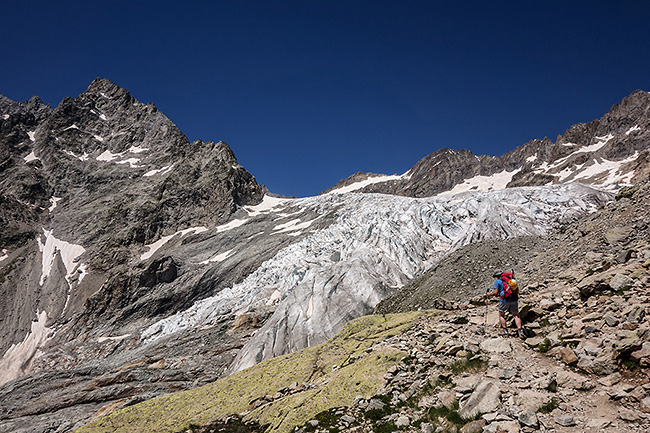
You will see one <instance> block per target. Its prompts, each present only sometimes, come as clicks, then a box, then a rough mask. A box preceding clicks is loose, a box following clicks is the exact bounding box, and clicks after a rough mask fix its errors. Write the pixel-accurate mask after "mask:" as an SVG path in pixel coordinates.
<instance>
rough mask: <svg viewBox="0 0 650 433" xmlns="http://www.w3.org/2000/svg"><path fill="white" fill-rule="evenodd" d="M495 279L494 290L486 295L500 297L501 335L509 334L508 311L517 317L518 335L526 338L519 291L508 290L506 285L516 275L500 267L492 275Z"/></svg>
mask: <svg viewBox="0 0 650 433" xmlns="http://www.w3.org/2000/svg"><path fill="white" fill-rule="evenodd" d="M492 276H493V277H494V278H495V280H494V291H493V292H490V291H489V290H488V292H487V293H486V296H498V297H499V323H500V324H501V335H504V336H507V335H508V325H507V323H506V313H510V314H512V317H514V318H515V325H517V335H518V336H519V338H525V334H524V330H523V328H522V327H521V318H520V317H519V304H518V302H517V301H518V299H519V297H518V291H517V290H516V289H515V290H514V291H510V290H508V287H506V286H505V285H504V282H505V283H506V284H507V283H509V281H510V279H513V277H514V275H513V274H511V273H504V272H502V271H501V270H500V269H497V270H496V271H494V274H493V275H492Z"/></svg>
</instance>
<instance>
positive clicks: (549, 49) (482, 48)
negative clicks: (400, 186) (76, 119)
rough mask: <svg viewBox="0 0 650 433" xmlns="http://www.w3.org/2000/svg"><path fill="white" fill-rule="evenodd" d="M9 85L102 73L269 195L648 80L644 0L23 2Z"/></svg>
mask: <svg viewBox="0 0 650 433" xmlns="http://www.w3.org/2000/svg"><path fill="white" fill-rule="evenodd" d="M0 62H1V63H0V64H1V65H2V67H0V94H4V95H6V96H8V97H9V98H11V99H14V100H21V101H22V100H26V99H28V98H29V97H31V96H32V95H34V94H37V95H39V96H40V97H41V98H42V99H43V100H44V101H45V102H46V103H48V104H51V105H52V106H56V105H57V104H58V103H59V102H60V101H61V99H62V98H63V97H65V96H76V95H77V94H79V93H81V92H83V91H84V90H85V89H86V88H87V86H88V85H89V84H90V82H91V81H92V80H93V79H94V78H95V77H104V78H108V79H110V80H112V81H113V82H115V83H117V84H119V85H120V86H122V87H124V88H126V89H127V90H129V91H130V92H131V94H132V95H133V96H134V97H136V98H137V99H139V100H140V101H142V102H153V103H155V104H156V106H157V107H158V108H159V109H160V110H161V111H162V112H163V113H165V114H166V115H167V116H168V117H169V118H170V119H171V120H172V121H173V122H174V123H176V125H178V127H179V128H180V129H181V130H182V131H183V132H184V133H185V134H186V135H187V136H188V137H189V138H190V139H191V140H194V139H202V140H213V141H216V140H224V141H226V142H227V143H228V144H229V145H230V146H231V147H232V149H233V150H234V152H235V154H236V156H237V158H238V159H239V162H240V163H241V164H242V165H244V167H246V168H247V169H248V170H249V171H250V172H251V173H252V174H253V175H254V176H256V178H257V180H258V182H260V183H264V184H266V185H267V186H268V187H269V189H270V190H271V191H273V192H277V193H281V194H286V195H296V196H306V195H313V194H317V193H319V192H320V191H322V190H324V189H326V188H328V187H330V186H332V185H333V184H335V183H336V182H337V181H339V180H340V179H342V178H345V177H347V176H349V175H350V174H352V173H354V172H356V171H371V172H375V173H386V174H394V173H403V172H405V171H406V170H408V169H409V168H410V167H412V166H413V165H414V164H415V163H416V162H417V161H418V160H419V159H421V158H422V157H424V156H426V155H427V154H429V153H431V152H433V151H434V150H436V149H439V148H442V147H451V148H454V149H461V148H466V149H470V150H472V151H473V152H475V153H477V154H491V155H501V154H503V153H505V152H507V151H509V150H511V149H513V148H514V147H516V146H518V145H520V144H523V143H524V142H526V141H528V140H530V139H533V138H543V137H544V136H548V137H550V138H552V139H555V138H556V136H557V135H558V134H560V133H562V132H564V130H566V128H568V127H569V126H571V125H572V124H574V123H578V122H589V121H591V120H593V119H594V118H597V117H601V116H602V115H603V114H604V113H605V112H606V111H607V110H608V109H609V108H610V107H611V106H612V105H613V104H615V103H618V102H619V101H620V100H621V99H622V98H623V97H625V96H627V95H628V94H630V93H631V92H632V91H633V90H635V89H639V88H641V89H644V90H650V6H648V2H645V1H629V2H604V1H603V2H601V1H589V2H578V1H561V2H552V1H511V2H506V1H496V2H489V1H453V2H448V1H445V2H434V1H406V0H401V1H381V0H372V1H350V0H347V1H338V0H329V1H326V0H301V1H281V0H277V1H269V0H264V1H235V0H232V1H193V2H192V1H162V0H158V1H119V0H117V1H115V0H111V1H103V2H94V1H51V0H49V1H24V0H4V1H3V5H2V10H1V11H0Z"/></svg>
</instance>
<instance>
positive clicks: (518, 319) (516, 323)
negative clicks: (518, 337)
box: [513, 312, 521, 329]
mask: <svg viewBox="0 0 650 433" xmlns="http://www.w3.org/2000/svg"><path fill="white" fill-rule="evenodd" d="M513 317H514V318H515V325H517V329H521V317H519V313H518V312H517V313H515V314H513Z"/></svg>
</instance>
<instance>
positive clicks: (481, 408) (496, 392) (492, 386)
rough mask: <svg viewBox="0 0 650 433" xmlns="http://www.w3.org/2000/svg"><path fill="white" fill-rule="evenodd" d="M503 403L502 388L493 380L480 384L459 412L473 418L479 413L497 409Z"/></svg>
mask: <svg viewBox="0 0 650 433" xmlns="http://www.w3.org/2000/svg"><path fill="white" fill-rule="evenodd" d="M500 403H501V390H500V389H499V385H498V384H497V383H496V382H493V381H485V382H481V383H479V384H478V386H477V387H476V389H475V390H474V392H472V395H470V397H469V398H468V399H467V400H466V401H465V402H463V403H462V404H461V406H460V410H459V411H458V413H459V414H460V416H462V417H463V418H471V417H474V416H476V415H477V414H479V413H488V412H493V411H495V410H496V409H497V408H498V407H499V404H500Z"/></svg>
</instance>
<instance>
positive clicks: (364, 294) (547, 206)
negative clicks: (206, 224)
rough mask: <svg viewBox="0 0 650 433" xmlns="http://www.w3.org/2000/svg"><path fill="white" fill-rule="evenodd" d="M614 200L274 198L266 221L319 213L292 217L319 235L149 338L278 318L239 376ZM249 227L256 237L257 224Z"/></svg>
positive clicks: (259, 336)
mask: <svg viewBox="0 0 650 433" xmlns="http://www.w3.org/2000/svg"><path fill="white" fill-rule="evenodd" d="M610 199H611V196H610V195H609V194H608V193H606V192H602V191H599V190H596V189H593V188H591V187H589V186H586V185H582V184H578V183H573V184H564V185H548V186H543V187H521V188H510V189H505V190H498V191H492V192H463V193H460V194H454V195H442V196H435V197H429V198H409V197H400V196H393V195H385V194H362V193H354V192H350V193H345V194H337V193H335V192H334V193H330V194H325V195H321V196H316V197H308V198H302V199H282V200H278V199H276V200H271V199H269V200H267V201H266V203H265V204H264V206H261V207H260V208H261V209H263V210H262V211H261V212H263V213H266V214H272V213H276V214H278V215H286V211H287V209H288V208H289V207H290V208H291V209H295V208H299V209H302V210H303V211H304V210H310V211H311V212H302V211H300V210H299V211H297V212H296V211H293V212H292V214H296V217H294V219H293V220H292V226H293V227H296V228H300V230H306V229H311V230H310V231H309V233H308V234H306V235H305V236H304V237H302V239H299V240H297V241H296V242H295V243H293V244H291V245H289V246H287V247H285V248H283V249H281V250H280V251H279V252H278V253H277V254H276V255H275V256H273V257H272V258H271V259H269V260H267V261H265V262H264V263H263V264H262V265H261V266H260V267H259V268H258V269H257V270H255V271H254V272H253V273H251V274H250V275H248V276H247V277H246V278H245V279H244V280H243V281H242V282H241V283H239V284H234V285H233V286H232V287H229V288H226V289H224V290H222V291H220V292H219V293H217V294H216V295H214V296H212V297H209V298H206V299H203V300H201V301H198V302H196V303H195V304H194V305H193V306H191V307H190V308H188V309H186V310H184V311H180V312H178V313H176V314H174V315H172V316H170V317H167V318H164V319H162V320H160V321H158V322H156V323H154V324H153V325H151V326H150V327H148V328H147V329H146V330H144V332H143V333H142V334H141V339H142V340H143V341H144V342H145V343H149V342H152V341H155V340H158V339H159V338H162V337H165V336H168V335H171V334H173V333H176V332H179V331H183V330H187V329H192V328H194V327H196V328H202V327H206V326H211V325H212V324H214V323H217V322H218V321H219V320H220V319H221V318H223V317H224V316H229V315H233V314H234V315H236V316H239V315H242V314H248V313H253V312H254V313H257V314H260V313H262V312H264V313H267V314H269V315H270V318H269V319H268V320H266V321H265V322H264V324H263V326H262V327H261V328H260V329H258V330H257V331H256V332H255V334H254V335H253V337H252V338H251V339H250V340H249V341H248V342H247V343H246V345H245V346H244V347H243V349H242V350H241V351H240V352H239V354H238V356H237V358H236V359H235V361H234V363H233V365H232V366H231V371H233V372H234V371H238V370H241V369H244V368H247V367H250V366H252V365H254V364H256V363H258V362H260V361H262V360H264V359H268V358H271V357H275V356H278V355H282V354H285V353H289V352H293V351H295V350H299V349H302V348H304V347H307V346H311V345H314V344H318V343H321V342H323V341H325V340H326V339H328V338H331V337H332V336H333V335H335V334H336V332H338V331H339V330H340V329H341V328H342V327H343V325H344V324H345V323H347V322H348V321H349V320H351V319H353V318H356V317H359V316H361V315H364V314H368V313H371V312H372V311H373V309H374V307H375V306H376V305H377V303H379V301H381V300H382V299H383V298H384V297H385V296H387V295H388V294H390V293H391V292H392V291H393V290H394V289H396V288H398V287H400V286H402V285H404V284H405V283H407V282H408V281H409V280H411V279H413V278H415V277H417V276H418V275H420V274H422V273H423V272H425V271H426V270H427V269H429V268H430V267H431V266H432V265H434V264H435V263H436V262H438V261H439V260H440V259H441V258H442V257H444V255H445V254H448V253H449V252H451V251H453V250H455V249H457V248H460V247H462V246H464V245H467V244H469V243H472V242H477V241H481V240H486V239H504V238H512V237H517V236H527V235H537V236H541V235H544V234H546V233H547V232H548V231H549V230H550V229H552V228H554V227H555V226H557V225H558V224H561V223H563V222H567V221H569V220H571V219H573V218H577V217H578V216H581V215H584V214H585V213H588V212H593V211H595V210H597V209H598V207H599V206H601V205H602V204H603V203H604V202H606V201H608V200H610ZM258 212H260V211H259V210H258ZM331 212H335V215H336V218H335V220H334V221H333V223H332V224H330V225H328V226H327V227H325V228H313V229H312V225H311V222H313V221H314V220H315V219H318V218H321V217H322V216H323V215H325V214H328V213H331ZM300 215H303V219H301V218H300ZM307 215H311V217H308V216H307ZM313 215H316V217H314V216H313ZM307 218H312V219H311V220H309V219H307ZM248 224H249V225H250V226H251V230H254V228H253V226H254V225H255V222H254V221H251V222H249V223H248Z"/></svg>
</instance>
